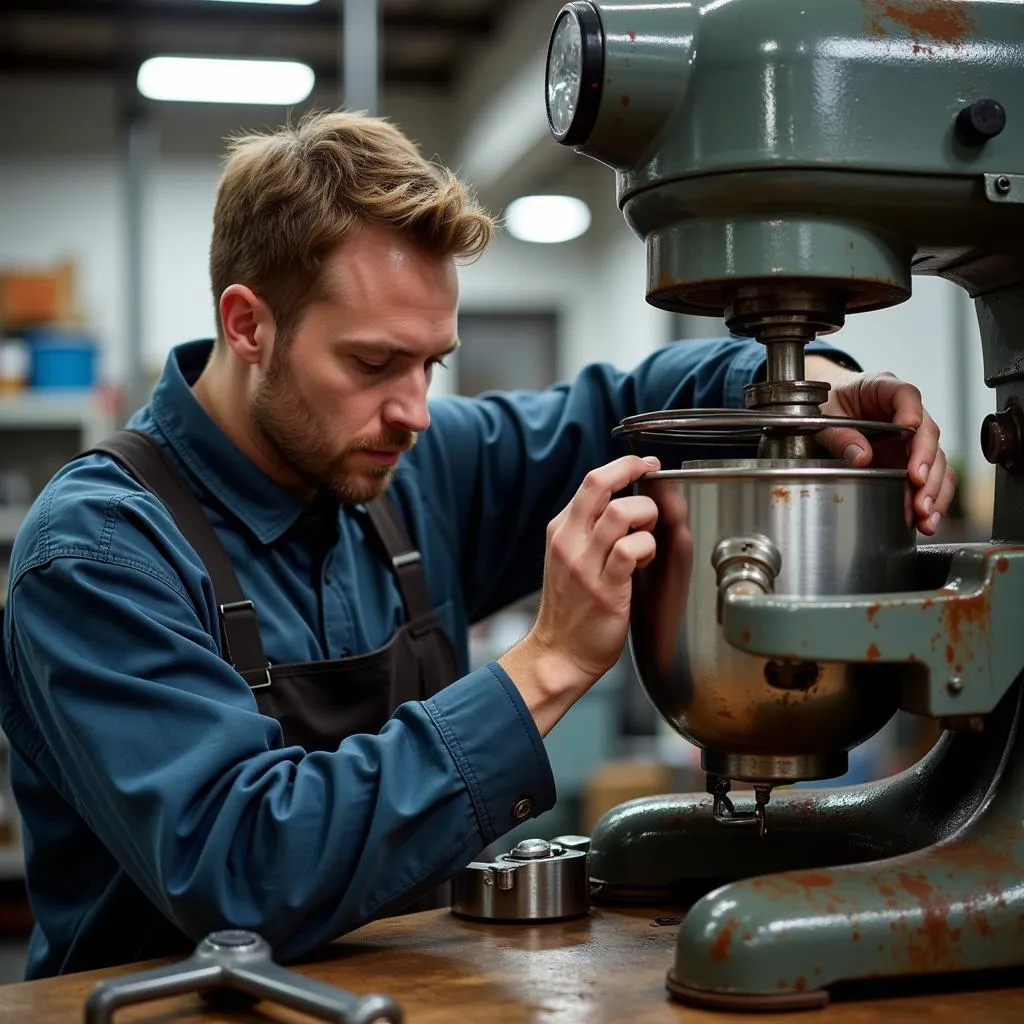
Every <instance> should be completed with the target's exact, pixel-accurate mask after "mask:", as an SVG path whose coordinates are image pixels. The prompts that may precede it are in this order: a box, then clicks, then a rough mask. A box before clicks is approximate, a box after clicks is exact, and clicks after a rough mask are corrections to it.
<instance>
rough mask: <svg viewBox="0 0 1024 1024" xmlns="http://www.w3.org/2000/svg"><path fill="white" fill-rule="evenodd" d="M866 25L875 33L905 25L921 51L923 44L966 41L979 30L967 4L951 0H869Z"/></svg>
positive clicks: (954, 43)
mask: <svg viewBox="0 0 1024 1024" xmlns="http://www.w3.org/2000/svg"><path fill="white" fill-rule="evenodd" d="M864 15H865V18H864V20H865V26H866V28H867V30H868V32H870V33H871V34H872V35H876V36H887V35H890V34H891V32H890V29H893V28H896V29H899V28H902V29H903V30H904V31H906V32H908V33H909V34H910V37H911V39H912V40H913V42H914V44H915V45H916V46H917V49H916V50H915V51H914V52H915V53H917V52H920V50H921V49H922V48H923V47H922V44H927V43H948V44H951V45H953V46H956V45H959V44H960V43H963V42H966V41H967V39H968V38H969V37H970V36H971V35H972V34H973V33H974V32H975V31H976V26H975V24H974V21H973V19H972V18H971V17H970V15H969V14H968V13H967V5H966V4H958V3H949V2H948V0H867V2H866V3H865V12H864Z"/></svg>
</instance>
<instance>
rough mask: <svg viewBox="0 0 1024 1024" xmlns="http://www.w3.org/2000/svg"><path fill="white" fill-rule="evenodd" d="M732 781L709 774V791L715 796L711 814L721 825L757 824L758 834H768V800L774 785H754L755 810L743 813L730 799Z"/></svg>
mask: <svg viewBox="0 0 1024 1024" xmlns="http://www.w3.org/2000/svg"><path fill="white" fill-rule="evenodd" d="M731 788H732V783H731V782H730V781H729V780H728V779H725V778H722V776H721V775H709V776H708V792H709V793H710V794H711V796H712V797H714V801H713V803H712V805H711V816H712V817H713V818H714V819H715V821H716V822H718V824H719V825H756V826H757V831H758V835H761V836H764V835H767V834H768V815H767V807H768V801H769V800H770V799H771V795H772V787H771V786H769V785H767V784H758V785H755V786H754V810H753V812H752V813H750V814H743V813H740V812H739V811H737V810H736V808H735V807H734V806H733V803H732V800H730V799H729V796H728V794H729V790H730V789H731Z"/></svg>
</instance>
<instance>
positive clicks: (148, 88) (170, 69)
mask: <svg viewBox="0 0 1024 1024" xmlns="http://www.w3.org/2000/svg"><path fill="white" fill-rule="evenodd" d="M227 2H235V0H227ZM315 81H316V76H315V75H314V74H313V69H312V68H310V67H308V66H307V65H306V64H299V63H297V62H295V61H288V60H221V59H214V58H210V57H151V58H150V59H149V60H147V61H145V62H144V63H143V64H142V66H141V67H140V68H139V74H138V78H137V79H136V84H137V86H138V89H139V92H141V93H142V95H143V96H145V97H146V98H147V99H151V100H172V101H173V100H177V101H180V102H184V103H265V104H272V105H277V104H284V105H288V104H292V103H301V102H302V101H303V100H304V99H305V98H306V97H307V96H308V95H309V94H310V93H311V92H312V91H313V83H314V82H315Z"/></svg>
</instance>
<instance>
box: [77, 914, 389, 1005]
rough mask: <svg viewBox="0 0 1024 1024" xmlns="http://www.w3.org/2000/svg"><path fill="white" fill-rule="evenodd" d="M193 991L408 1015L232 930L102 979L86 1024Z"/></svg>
mask: <svg viewBox="0 0 1024 1024" xmlns="http://www.w3.org/2000/svg"><path fill="white" fill-rule="evenodd" d="M190 992H201V993H203V994H204V995H205V996H207V997H208V998H212V999H214V1000H217V1001H227V1000H226V999H225V997H227V998H230V999H231V1000H232V1002H233V1003H234V1004H236V1005H237V1004H239V1003H241V1002H243V1001H244V1002H245V1003H247V1004H252V1003H255V1002H258V1001H259V1000H260V999H270V1000H273V1001H274V1002H276V1003H279V1004H280V1005H282V1006H288V1007H290V1008H292V1009H294V1010H300V1011H302V1012H304V1013H308V1014H310V1015H311V1016H313V1017H318V1018H319V1019H321V1020H330V1021H337V1022H339V1024H401V1021H402V1018H403V1015H402V1011H401V1009H400V1008H399V1006H398V1004H397V1003H396V1002H395V1001H394V1000H393V999H392V998H391V997H390V996H383V995H369V996H357V995H354V994H353V993H352V992H347V991H346V990H345V989H342V988H336V987H335V986H333V985H325V984H324V983H323V982H319V981H312V980H311V979H309V978H304V977H303V976H302V975H301V974H296V973H295V972H294V971H288V970H285V969H284V968H283V967H280V966H279V965H278V964H275V963H274V961H273V958H272V955H271V949H270V946H269V945H268V944H267V942H266V941H265V940H264V939H262V938H261V937H260V936H259V935H257V934H255V933H254V932H249V931H240V930H239V931H235V930H231V931H221V932H213V933H212V934H210V935H208V936H207V937H206V938H205V939H203V941H202V942H200V943H199V945H198V946H197V947H196V951H195V953H193V954H192V956H191V957H189V959H187V960H182V961H179V962H178V963H175V964H170V965H168V966H166V967H156V968H154V969H153V970H149V971H139V972H137V973H135V974H128V975H125V976H124V977H121V978H113V979H111V980H110V981H103V982H100V984H98V985H97V986H96V987H95V988H93V990H92V992H90V993H89V998H88V999H87V1000H86V1004H85V1024H109V1022H110V1020H111V1019H112V1016H113V1013H114V1011H115V1010H118V1009H120V1008H121V1007H122V1006H130V1005H132V1004H134V1003H145V1002H149V1001H150V1000H153V999H163V998H165V997H167V996H176V995H185V994H186V993H190Z"/></svg>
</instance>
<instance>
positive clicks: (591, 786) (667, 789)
mask: <svg viewBox="0 0 1024 1024" xmlns="http://www.w3.org/2000/svg"><path fill="white" fill-rule="evenodd" d="M674 791H675V790H674V789H673V777H672V768H671V767H670V766H669V765H667V764H660V763H658V762H655V761H608V762H607V763H605V764H602V765H600V766H599V767H598V768H597V769H595V771H593V772H592V773H591V775H590V776H589V778H588V779H587V781H586V784H585V785H584V787H583V807H582V813H581V819H582V826H583V832H584V834H586V835H590V834H591V833H592V832H593V830H594V826H595V825H596V824H597V821H598V819H599V818H600V817H601V815H603V814H604V813H605V812H606V811H610V810H611V809H612V808H613V807H618V805H619V804H621V803H625V802H626V801H627V800H635V799H637V798H639V797H642V796H657V795H659V794H661V793H672V792H674Z"/></svg>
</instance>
